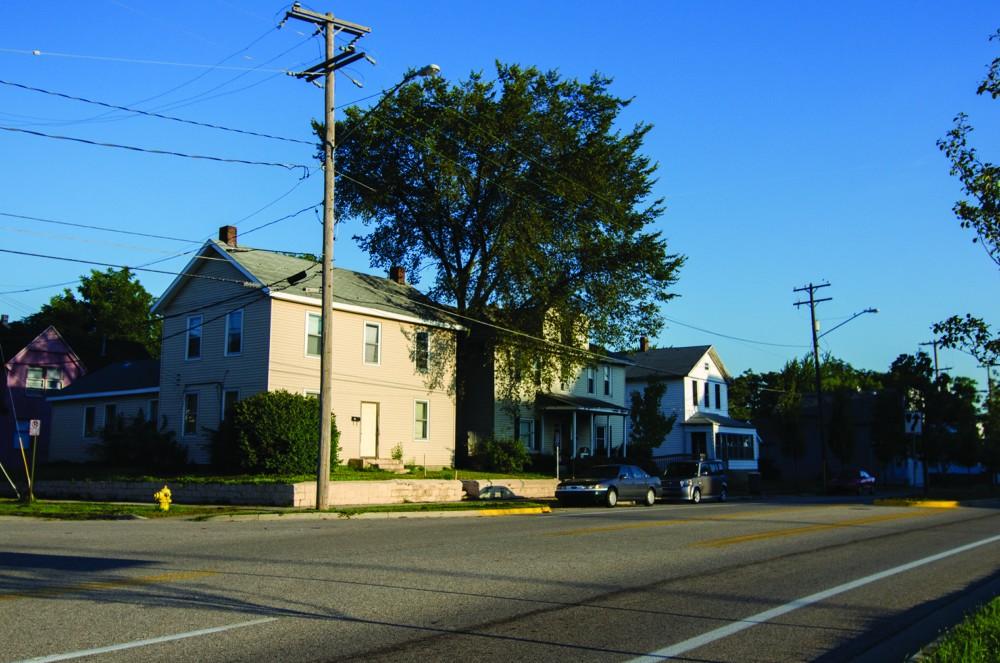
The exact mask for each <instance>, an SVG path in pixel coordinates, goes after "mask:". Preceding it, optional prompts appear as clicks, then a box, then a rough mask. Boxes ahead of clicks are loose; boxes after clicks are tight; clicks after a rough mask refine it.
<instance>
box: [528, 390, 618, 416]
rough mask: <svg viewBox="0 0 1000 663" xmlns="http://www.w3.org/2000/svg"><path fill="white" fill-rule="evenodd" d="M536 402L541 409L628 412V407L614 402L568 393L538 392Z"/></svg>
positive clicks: (611, 412)
mask: <svg viewBox="0 0 1000 663" xmlns="http://www.w3.org/2000/svg"><path fill="white" fill-rule="evenodd" d="M536 403H537V405H538V407H539V408H541V409H543V410H567V411H568V410H582V411H584V412H602V413H607V414H622V415H624V414H628V412H629V410H628V408H624V407H619V406H617V405H615V404H614V403H608V402H607V401H602V400H598V399H596V398H586V397H585V396H572V395H569V394H539V395H538V398H537V399H536Z"/></svg>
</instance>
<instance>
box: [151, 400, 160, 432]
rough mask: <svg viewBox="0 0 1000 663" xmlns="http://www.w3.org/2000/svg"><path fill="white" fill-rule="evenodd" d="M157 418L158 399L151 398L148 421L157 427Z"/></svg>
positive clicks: (158, 411)
mask: <svg viewBox="0 0 1000 663" xmlns="http://www.w3.org/2000/svg"><path fill="white" fill-rule="evenodd" d="M159 418H160V401H158V400H157V399H155V398H154V399H153V400H151V401H149V423H151V424H153V426H155V427H157V428H159V427H160V424H159Z"/></svg>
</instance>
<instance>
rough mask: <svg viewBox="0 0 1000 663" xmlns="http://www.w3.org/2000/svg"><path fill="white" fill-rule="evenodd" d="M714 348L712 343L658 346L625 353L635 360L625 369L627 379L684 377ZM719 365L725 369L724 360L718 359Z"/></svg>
mask: <svg viewBox="0 0 1000 663" xmlns="http://www.w3.org/2000/svg"><path fill="white" fill-rule="evenodd" d="M711 349H712V346H711V345H691V346H687V347H681V348H657V349H655V350H647V351H646V352H632V353H628V354H626V355H625V357H627V358H628V359H631V360H632V361H634V362H635V366H629V367H628V368H627V369H625V379H626V380H639V379H643V378H649V377H683V376H685V375H687V374H688V373H690V372H691V369H693V368H694V367H695V365H696V364H697V363H698V361H699V360H700V359H701V358H702V357H704V356H705V353H706V352H708V351H709V350H711ZM716 361H717V363H718V364H719V365H720V366H719V367H720V368H721V369H722V370H723V372H724V371H725V367H723V366H722V362H721V361H719V360H718V359H716Z"/></svg>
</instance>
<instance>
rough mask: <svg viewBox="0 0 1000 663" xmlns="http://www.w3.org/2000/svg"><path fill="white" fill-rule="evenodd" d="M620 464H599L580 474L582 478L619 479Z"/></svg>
mask: <svg viewBox="0 0 1000 663" xmlns="http://www.w3.org/2000/svg"><path fill="white" fill-rule="evenodd" d="M618 474H619V466H618V465H598V466H597V467H592V468H590V469H589V470H587V471H586V472H582V473H581V474H580V478H581V479H617V478H618Z"/></svg>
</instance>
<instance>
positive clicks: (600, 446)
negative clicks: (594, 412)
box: [594, 426, 608, 454]
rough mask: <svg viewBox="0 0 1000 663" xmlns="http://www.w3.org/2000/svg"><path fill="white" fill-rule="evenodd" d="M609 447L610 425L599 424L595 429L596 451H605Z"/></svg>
mask: <svg viewBox="0 0 1000 663" xmlns="http://www.w3.org/2000/svg"><path fill="white" fill-rule="evenodd" d="M607 448H608V427H607V426H597V427H596V428H595V429H594V453H595V454H597V453H598V451H600V453H602V454H603V453H604V452H605V451H606V450H607Z"/></svg>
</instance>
